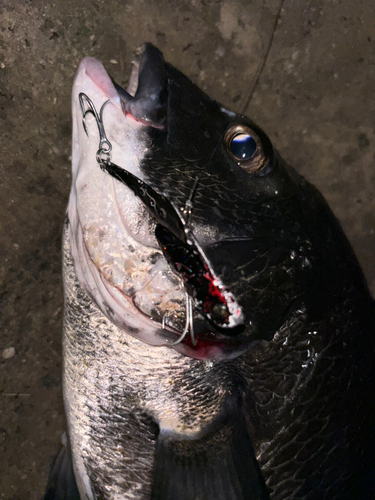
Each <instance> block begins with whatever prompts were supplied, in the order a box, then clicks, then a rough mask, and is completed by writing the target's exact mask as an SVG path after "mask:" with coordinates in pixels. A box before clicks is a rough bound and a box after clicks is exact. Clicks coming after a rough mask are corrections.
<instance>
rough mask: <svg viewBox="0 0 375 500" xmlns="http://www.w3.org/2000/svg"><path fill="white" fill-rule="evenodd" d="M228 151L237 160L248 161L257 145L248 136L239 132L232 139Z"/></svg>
mask: <svg viewBox="0 0 375 500" xmlns="http://www.w3.org/2000/svg"><path fill="white" fill-rule="evenodd" d="M229 149H230V152H231V153H232V156H233V157H234V158H236V159H237V160H240V161H242V160H249V159H250V158H252V157H253V156H254V154H255V151H256V150H257V143H256V142H255V139H254V137H252V136H251V135H250V134H247V133H244V132H239V133H238V134H236V135H234V136H233V137H232V139H231V141H230V144H229Z"/></svg>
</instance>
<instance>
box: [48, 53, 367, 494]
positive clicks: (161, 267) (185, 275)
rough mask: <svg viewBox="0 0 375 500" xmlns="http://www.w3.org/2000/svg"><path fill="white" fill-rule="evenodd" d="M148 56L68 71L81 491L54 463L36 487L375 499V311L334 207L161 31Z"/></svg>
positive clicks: (68, 354) (70, 335) (69, 311)
mask: <svg viewBox="0 0 375 500" xmlns="http://www.w3.org/2000/svg"><path fill="white" fill-rule="evenodd" d="M137 68H138V70H137V71H135V72H133V76H132V79H131V82H130V84H129V87H128V91H125V90H123V89H122V88H120V87H118V86H117V85H116V84H114V83H113V82H112V81H111V80H110V78H109V77H108V75H107V73H106V72H105V70H104V68H103V66H102V65H101V64H100V63H99V62H98V61H96V60H94V59H91V58H86V59H84V60H83V61H82V62H81V64H80V67H79V69H78V72H77V75H76V78H75V82H74V85H73V92H72V107H73V154H72V163H73V181H72V191H71V195H70V200H69V206H68V211H67V221H66V224H65V228H64V290H65V306H64V310H65V312H64V341H63V346H64V347H63V349H64V401H65V410H66V415H67V421H68V434H69V442H70V444H69V451H70V453H71V457H72V467H73V470H74V475H75V479H76V483H77V485H76V490H74V491H75V493H69V494H66V493H57V491H60V492H61V491H65V492H66V491H67V486H66V484H65V486H64V485H63V483H64V481H65V483H67V482H70V483H71V479H69V480H67V479H66V476H67V474H65V475H64V474H62V473H61V472H60V474H58V473H57V472H56V470H57V466H56V467H55V468H54V467H53V468H52V472H51V478H50V481H49V486H48V488H47V493H46V496H45V498H46V499H58V500H61V499H62V498H81V499H90V500H92V499H106V500H107V499H108V500H120V499H121V500H122V499H133V498H134V499H144V500H146V499H152V500H169V499H173V500H176V499H179V500H193V499H200V498H202V499H205V500H210V499H216V500H229V499H230V500H236V499H241V500H254V499H268V498H270V499H272V500H281V499H306V500H307V499H309V500H315V499H319V500H322V499H330V500H344V499H354V498H356V499H358V500H370V499H373V498H375V456H374V455H375V442H374V441H375V434H374V426H375V411H374V401H373V400H374V397H373V394H374V382H375V377H374V368H375V363H374V340H375V336H374V333H375V332H374V317H375V313H374V309H375V308H374V302H373V300H372V299H371V297H370V295H369V292H368V290H367V286H366V283H365V280H364V277H363V275H362V272H361V270H360V268H359V266H358V263H357V261H356V258H355V256H354V254H353V252H352V249H351V247H350V245H349V243H348V241H347V239H346V237H345V236H344V234H343V232H342V230H341V228H340V226H339V223H338V221H337V220H336V218H335V217H334V216H333V214H332V213H331V211H330V209H329V208H328V206H327V204H326V202H325V201H324V200H323V198H322V197H321V195H320V194H319V193H318V191H317V190H316V189H315V188H314V187H313V186H311V185H310V184H309V183H308V182H307V181H305V180H304V179H303V178H302V177H301V176H299V175H298V174H297V173H296V172H295V171H294V170H293V169H292V168H291V167H289V166H288V165H286V164H285V162H284V161H283V160H282V159H281V158H280V156H279V155H278V153H277V152H276V151H275V150H274V148H273V146H272V144H271V142H270V140H269V139H268V137H267V136H266V135H265V133H264V132H263V131H262V130H261V129H259V127H257V126H256V125H255V124H254V123H253V122H252V121H251V120H249V119H248V118H246V117H244V116H242V115H238V114H235V113H232V112H230V111H228V110H226V109H224V108H223V107H222V106H220V105H219V104H218V103H216V102H215V101H214V100H212V99H210V98H208V97H207V96H206V95H205V94H203V93H202V92H201V91H200V90H199V89H197V88H196V87H195V86H194V85H193V84H192V83H191V82H190V80H188V78H186V77H185V76H184V75H182V74H181V73H180V72H179V71H178V70H176V69H175V68H174V67H172V66H171V65H169V64H167V63H165V62H164V60H163V57H162V55H161V53H160V52H159V51H158V50H157V49H156V48H155V47H153V46H152V45H151V44H146V45H145V47H144V50H143V53H142V56H141V58H140V62H139V63H138V66H137ZM67 449H68V447H66V450H67ZM68 457H69V455H68V453H67V452H66V453H65V459H64V463H65V469H69V470H71V466H70V465H69V458H68ZM67 464H68V465H67ZM60 471H61V466H60ZM69 477H70V478H71V476H69ZM64 478H65V479H64ZM64 488H65V489H64ZM72 488H73V487H72ZM73 489H74V488H73ZM73 489H71V490H70V491H73ZM78 492H79V493H78ZM64 494H65V496H63V495H64ZM48 495H49V496H48ZM59 495H60V496H59ZM69 495H70V496H69ZM74 495H76V496H74Z"/></svg>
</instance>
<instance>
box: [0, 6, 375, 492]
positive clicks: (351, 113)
mask: <svg viewBox="0 0 375 500" xmlns="http://www.w3.org/2000/svg"><path fill="white" fill-rule="evenodd" d="M374 19H375V4H374V2H373V0H358V1H356V2H353V1H351V0H304V1H301V0H284V2H283V3H282V4H280V0H252V1H251V2H250V1H249V0H183V1H182V0H180V1H178V0H158V1H157V2H156V1H154V2H153V1H151V0H128V1H122V2H118V1H116V0H109V1H103V0H79V1H77V0H65V1H64V2H49V1H46V0H19V1H17V2H14V1H13V0H1V2H0V129H1V135H0V137H1V139H0V169H1V170H0V172H1V173H0V231H1V233H0V257H1V260H0V411H1V413H0V443H1V444H0V464H1V466H0V498H1V499H4V500H37V499H40V498H41V495H42V492H43V488H44V485H45V482H46V478H47V474H48V469H49V465H50V461H51V458H52V456H53V455H54V453H55V451H56V449H57V446H58V442H59V439H60V435H61V433H62V431H63V430H64V416H63V406H62V398H61V355H60V350H61V341H60V336H61V334H60V331H61V316H62V291H61V268H60V267H61V266H60V258H61V255H60V245H61V229H62V223H63V219H64V210H65V205H66V203H67V197H68V193H69V188H70V165H69V163H70V161H69V157H70V134H71V119H70V90H71V85H72V80H73V76H74V73H75V70H76V68H77V66H78V63H79V61H80V59H81V58H82V57H84V56H87V55H90V56H95V57H96V58H98V59H100V60H101V61H102V62H103V63H104V65H105V66H106V68H107V69H109V72H110V74H111V75H112V76H113V77H114V78H115V80H117V81H118V83H120V84H125V83H126V81H127V78H128V75H129V73H130V63H131V59H132V53H133V51H134V50H135V49H136V48H137V47H138V46H139V45H140V44H141V43H142V42H144V41H151V42H153V43H154V44H156V45H157V46H158V47H159V48H160V49H161V50H162V51H163V52H164V55H165V58H166V59H167V60H168V61H170V62H171V63H173V64H174V65H176V66H177V67H178V68H180V69H181V70H182V71H183V72H185V73H186V74H187V75H188V76H189V77H190V78H191V79H192V80H193V81H194V82H195V83H197V84H198V85H199V86H201V87H202V88H203V89H204V90H205V91H206V92H207V93H208V94H209V95H210V96H212V97H214V98H215V99H217V100H219V101H221V102H222V103H223V104H224V105H226V106H227V107H229V108H232V109H234V110H236V111H237V110H241V111H242V110H243V109H244V108H246V114H248V115H249V116H250V117H251V118H252V119H253V120H254V121H255V122H257V123H258V124H259V125H260V126H261V127H263V128H264V129H265V131H267V132H268V134H269V135H270V137H271V139H272V140H273V141H274V144H275V145H276V147H277V148H278V150H279V151H280V152H281V154H282V155H283V156H284V157H285V158H286V159H287V160H288V161H289V162H290V163H291V164H292V165H294V166H295V167H296V168H297V169H298V170H299V171H300V172H301V173H302V174H303V175H305V176H306V177H307V178H308V179H309V180H311V181H312V182H313V183H315V184H316V185H317V187H318V188H319V189H320V190H321V191H322V192H323V194H324V195H325V197H326V198H327V200H328V202H329V203H330V205H331V207H332V208H333V210H334V212H335V214H336V215H337V216H338V217H339V219H340V220H341V222H342V224H343V226H344V228H345V230H346V232H347V234H348V236H349V238H350V240H351V241H352V243H353V246H354V248H355V251H356V253H357V255H358V258H359V260H360V263H361V265H362V267H363V269H364V271H365V274H366V277H367V279H368V282H369V284H370V286H371V289H372V291H373V292H374V291H375V259H374V258H373V254H374V248H375V215H374V214H375V211H374V208H375V168H374V154H375V132H374V120H375V99H374V88H375V23H374ZM270 42H272V43H270ZM268 49H270V50H268ZM264 61H265V64H264V65H263V64H262V62H264ZM249 100H250V102H249Z"/></svg>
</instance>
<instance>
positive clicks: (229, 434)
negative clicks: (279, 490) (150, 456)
mask: <svg viewBox="0 0 375 500" xmlns="http://www.w3.org/2000/svg"><path fill="white" fill-rule="evenodd" d="M176 499H178V500H267V499H269V493H268V491H267V489H266V486H265V482H264V479H263V476H262V474H261V471H260V468H259V465H258V463H257V460H256V458H255V455H254V450H253V447H252V444H251V440H250V437H249V434H248V431H247V428H246V423H245V419H244V417H243V415H242V413H240V412H239V413H238V414H237V415H234V416H233V414H232V415H230V417H228V418H227V419H226V421H225V422H222V424H221V426H220V427H219V428H218V427H217V426H215V427H214V428H212V430H210V432H208V433H205V434H204V435H203V436H202V437H200V438H199V439H177V438H176V436H174V435H172V434H168V433H165V432H163V431H161V433H160V435H159V437H158V440H157V445H156V454H155V466H154V475H153V485H152V494H151V500H176Z"/></svg>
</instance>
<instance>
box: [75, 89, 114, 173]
mask: <svg viewBox="0 0 375 500" xmlns="http://www.w3.org/2000/svg"><path fill="white" fill-rule="evenodd" d="M78 98H79V104H80V107H81V111H82V125H83V129H84V131H85V133H86V135H87V137H88V135H89V134H88V131H87V127H86V115H87V114H88V113H91V114H92V115H93V116H94V118H95V121H96V125H97V126H98V131H99V149H98V151H97V152H96V161H97V162H98V163H99V165H103V164H105V163H107V162H109V161H110V159H111V154H110V153H111V151H112V144H111V143H110V142H109V140H108V139H107V136H106V133H105V129H104V124H103V111H104V107H105V105H106V104H108V103H109V99H108V101H106V102H105V103H104V104H103V105H102V107H101V108H100V112H99V114H98V112H97V111H96V108H95V106H94V103H93V102H92V100H91V99H90V98H89V96H87V95H86V94H84V93H83V92H81V93H80V94H79V96H78ZM86 107H87V109H85V108H86Z"/></svg>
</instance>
